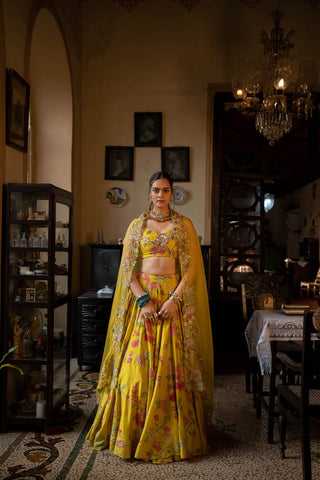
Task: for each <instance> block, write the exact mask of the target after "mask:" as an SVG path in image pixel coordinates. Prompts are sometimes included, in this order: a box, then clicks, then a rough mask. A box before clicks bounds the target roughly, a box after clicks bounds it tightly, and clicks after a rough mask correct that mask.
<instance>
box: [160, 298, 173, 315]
mask: <svg viewBox="0 0 320 480" xmlns="http://www.w3.org/2000/svg"><path fill="white" fill-rule="evenodd" d="M176 308H177V305H176V304H175V303H174V301H173V300H171V299H170V298H168V300H166V301H165V302H164V303H163V304H162V305H161V307H160V309H159V311H158V315H159V316H160V317H161V318H164V319H165V320H170V318H172V317H173V315H174V313H175V312H176Z"/></svg>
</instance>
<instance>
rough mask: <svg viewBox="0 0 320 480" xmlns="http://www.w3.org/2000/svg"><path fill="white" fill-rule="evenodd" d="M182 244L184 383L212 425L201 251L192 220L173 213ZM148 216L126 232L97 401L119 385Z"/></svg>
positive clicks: (210, 360) (209, 338)
mask: <svg viewBox="0 0 320 480" xmlns="http://www.w3.org/2000/svg"><path fill="white" fill-rule="evenodd" d="M172 220H173V222H174V224H175V232H176V236H177V241H178V254H179V267H180V274H181V279H182V285H183V294H182V299H183V304H182V333H183V356H184V365H183V369H184V379H185V386H186V389H187V390H190V391H198V392H201V398H202V403H203V406H204V410H205V413H206V418H207V420H208V422H210V420H211V412H212V406H213V346H212V333H211V320H210V311H209V302H208V294H207V284H206V279H205V273H204V267H203V261H202V254H201V248H200V244H199V239H198V235H197V233H196V231H195V228H194V226H193V224H192V222H191V220H190V219H189V218H187V217H184V216H182V215H180V214H178V213H177V212H174V211H172ZM146 221H147V212H145V213H143V214H142V215H140V217H138V218H136V219H134V220H133V221H132V222H131V224H130V225H129V228H128V230H127V233H126V236H125V239H124V243H123V252H122V258H121V264H120V269H119V274H118V280H117V286H116V290H115V294H114V298H113V304H112V310H111V314H110V319H109V326H108V333H107V338H106V343H105V348H104V353H103V358H102V362H101V369H100V375H99V381H98V386H97V399H98V402H99V401H100V398H101V393H102V391H103V390H106V391H109V390H110V389H112V388H115V387H116V386H117V379H118V373H119V370H120V367H121V365H120V351H121V344H122V341H123V338H124V334H125V331H126V327H127V321H128V320H129V319H128V318H127V316H126V311H127V308H128V298H129V289H130V282H131V275H132V273H135V274H136V273H138V271H139V246H140V240H141V238H142V233H143V230H144V228H145V225H146Z"/></svg>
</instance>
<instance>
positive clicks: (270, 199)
mask: <svg viewBox="0 0 320 480" xmlns="http://www.w3.org/2000/svg"><path fill="white" fill-rule="evenodd" d="M273 206H274V195H273V193H265V195H264V201H263V208H264V211H265V212H266V213H268V212H269V211H270V210H271V208H272V207H273Z"/></svg>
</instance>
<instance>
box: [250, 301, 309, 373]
mask: <svg viewBox="0 0 320 480" xmlns="http://www.w3.org/2000/svg"><path fill="white" fill-rule="evenodd" d="M245 337H246V340H247V345H248V349H249V355H250V357H257V358H258V361H259V364H260V368H261V372H262V374H263V375H268V374H270V373H271V363H272V356H271V347H270V341H273V340H274V341H278V342H289V341H302V337H303V315H285V314H284V313H283V312H282V311H281V310H255V311H254V312H253V314H252V316H251V318H250V320H249V322H248V325H247V327H246V330H245Z"/></svg>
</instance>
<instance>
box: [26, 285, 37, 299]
mask: <svg viewBox="0 0 320 480" xmlns="http://www.w3.org/2000/svg"><path fill="white" fill-rule="evenodd" d="M35 301H36V289H35V288H26V302H35Z"/></svg>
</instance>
